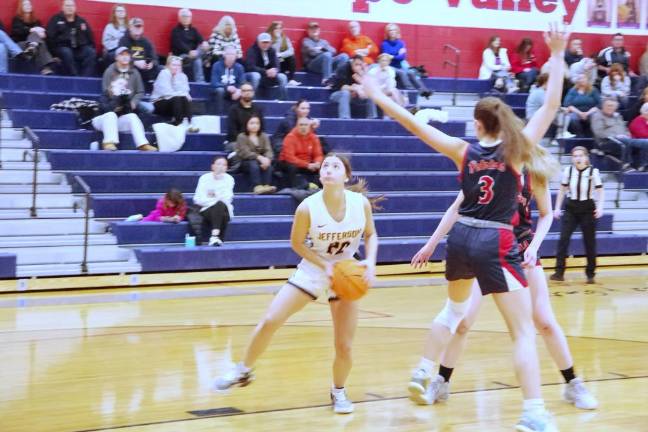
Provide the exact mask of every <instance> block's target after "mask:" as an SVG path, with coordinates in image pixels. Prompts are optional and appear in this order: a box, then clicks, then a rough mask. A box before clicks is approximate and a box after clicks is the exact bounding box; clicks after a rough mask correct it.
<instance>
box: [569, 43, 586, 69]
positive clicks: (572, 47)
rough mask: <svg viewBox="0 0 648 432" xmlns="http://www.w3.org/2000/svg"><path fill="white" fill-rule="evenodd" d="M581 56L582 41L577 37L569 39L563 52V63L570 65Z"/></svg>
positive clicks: (581, 57) (581, 58)
mask: <svg viewBox="0 0 648 432" xmlns="http://www.w3.org/2000/svg"><path fill="white" fill-rule="evenodd" d="M583 58H584V56H583V41H582V40H581V39H579V38H573V39H572V40H571V41H569V48H567V51H566V52H565V63H567V66H570V67H571V65H573V64H574V63H578V62H579V61H581V60H583Z"/></svg>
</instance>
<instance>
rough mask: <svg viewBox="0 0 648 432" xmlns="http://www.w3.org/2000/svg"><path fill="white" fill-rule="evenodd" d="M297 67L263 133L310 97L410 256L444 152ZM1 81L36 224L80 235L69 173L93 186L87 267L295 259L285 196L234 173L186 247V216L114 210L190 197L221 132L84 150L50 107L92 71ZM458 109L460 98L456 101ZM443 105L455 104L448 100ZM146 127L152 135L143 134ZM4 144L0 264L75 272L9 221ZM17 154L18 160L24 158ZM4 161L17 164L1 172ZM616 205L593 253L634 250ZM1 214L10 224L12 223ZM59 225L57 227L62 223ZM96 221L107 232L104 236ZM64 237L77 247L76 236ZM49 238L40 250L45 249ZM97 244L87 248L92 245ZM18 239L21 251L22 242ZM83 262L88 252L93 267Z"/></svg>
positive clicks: (454, 124)
mask: <svg viewBox="0 0 648 432" xmlns="http://www.w3.org/2000/svg"><path fill="white" fill-rule="evenodd" d="M296 79H297V80H299V81H302V82H303V83H304V85H302V86H300V87H291V88H289V91H288V93H289V99H290V100H289V101H285V102H278V101H275V100H273V96H274V95H273V94H266V95H261V99H260V100H259V101H258V103H260V104H262V105H263V108H264V110H265V115H266V118H267V122H266V132H268V133H270V134H271V133H272V132H273V131H274V129H275V128H276V126H277V124H278V122H279V121H280V119H281V118H282V117H283V115H284V113H285V112H286V111H287V110H288V108H289V107H290V106H291V105H292V103H293V101H294V100H295V99H297V98H302V97H303V98H306V99H308V100H309V101H312V105H311V106H312V115H313V116H315V117H317V118H320V119H321V126H320V128H319V129H318V134H320V135H323V136H324V137H325V138H326V140H327V142H328V143H329V144H330V145H331V146H332V148H334V149H335V150H336V151H339V152H342V153H345V154H350V155H351V160H352V164H353V167H354V174H355V175H356V176H360V177H364V178H365V179H366V180H367V181H368V183H369V186H370V189H371V190H372V193H375V194H382V195H385V197H386V198H387V200H386V201H385V202H384V203H382V205H383V207H384V208H383V209H382V210H380V211H379V212H378V214H377V215H376V225H377V230H378V233H379V235H380V237H381V246H380V251H379V258H378V261H379V263H402V262H409V260H410V258H411V257H412V255H413V254H414V253H415V252H416V251H417V250H418V248H420V246H421V245H422V244H423V243H424V242H425V240H426V238H427V236H429V234H430V233H431V232H432V231H433V230H434V228H435V227H436V226H437V224H438V223H439V220H440V218H441V215H442V213H443V212H444V211H445V210H446V209H447V207H448V206H449V205H450V204H451V203H452V201H453V200H454V198H455V196H456V193H457V191H458V183H457V178H456V176H457V174H456V171H455V168H454V166H453V164H452V163H451V162H450V161H449V160H448V159H446V158H444V157H442V156H441V155H439V154H437V153H435V152H433V151H432V150H431V149H430V148H429V147H428V146H426V145H425V144H423V143H422V142H421V141H420V140H418V139H417V138H415V137H412V136H411V135H410V134H409V133H408V132H407V131H406V130H405V129H404V128H402V127H401V126H400V125H399V124H397V123H396V122H394V121H392V120H389V119H382V120H365V119H352V120H340V119H337V118H334V117H335V115H336V112H337V107H336V106H335V105H334V104H331V103H329V102H328V96H329V91H327V90H326V89H324V88H321V87H317V83H318V82H320V79H319V77H318V76H315V75H309V74H304V73H300V74H298V76H297V78H296ZM426 84H427V85H428V86H429V87H430V88H431V89H433V90H434V91H435V92H437V93H436V94H435V97H434V98H433V99H432V100H431V101H429V102H428V103H429V104H430V105H431V106H439V107H446V106H447V100H448V99H449V98H450V97H451V95H450V94H451V93H452V92H457V93H459V100H472V99H475V98H477V97H478V96H479V95H481V94H483V93H484V92H487V91H488V87H489V84H488V82H487V81H480V80H474V79H459V80H452V79H446V78H431V79H427V82H426ZM0 91H2V93H3V99H4V103H5V106H6V108H7V109H8V110H9V117H10V119H11V122H12V126H13V127H14V128H19V127H24V126H29V127H30V128H32V129H33V130H34V132H35V133H36V135H37V136H38V137H39V138H40V148H41V150H42V152H43V153H44V155H45V160H44V161H41V163H42V164H43V169H44V171H43V172H42V173H41V175H43V181H42V182H41V186H40V187H41V188H42V190H43V193H41V194H40V195H39V203H40V204H39V209H42V212H41V214H42V215H43V216H40V215H39V219H44V220H46V221H49V222H45V223H49V224H50V226H52V227H53V226H54V225H56V224H57V223H59V224H61V225H62V224H64V223H65V224H70V227H72V226H73V228H70V229H68V230H67V231H68V232H69V233H72V234H73V236H76V237H74V238H77V237H78V236H79V227H80V228H82V227H81V225H82V218H80V213H79V212H74V215H73V216H71V215H72V213H71V212H72V210H73V209H76V208H78V207H79V205H80V200H79V197H80V194H81V193H82V190H81V189H80V186H79V185H78V184H77V183H76V182H74V181H72V178H73V177H74V176H76V175H78V176H80V177H81V178H82V179H83V180H84V181H85V182H86V183H87V184H88V186H89V187H90V189H91V190H92V205H91V208H92V217H93V221H92V224H91V242H90V266H89V267H90V272H93V273H110V272H119V271H120V269H121V271H126V272H129V271H142V272H161V271H183V270H206V269H235V268H264V267H270V266H274V267H279V266H291V265H294V264H296V263H297V261H298V257H297V255H296V254H294V253H293V252H292V251H291V249H290V246H289V242H288V237H289V231H290V225H291V222H292V214H293V213H294V211H295V208H296V201H295V200H294V199H293V198H292V197H291V196H290V195H271V196H255V195H253V194H251V193H250V189H251V187H250V185H249V184H248V182H247V180H246V178H245V176H243V175H240V174H236V175H235V176H234V177H235V179H236V189H235V191H236V196H235V200H234V208H235V214H236V216H235V218H234V219H233V220H232V222H231V224H230V226H229V228H228V233H227V236H226V238H225V244H224V246H223V247H220V248H214V247H208V246H200V247H195V248H186V247H184V244H183V242H184V237H185V234H186V232H187V224H186V223H180V224H177V225H171V224H163V223H132V222H124V221H123V219H124V218H126V217H127V216H129V215H131V214H136V213H143V214H146V213H148V212H149V211H150V210H152V209H153V208H154V205H155V201H156V199H157V198H159V196H160V195H161V194H162V193H164V192H166V190H168V189H169V188H170V187H176V188H178V189H180V190H181V191H182V192H183V193H185V196H186V197H187V198H188V199H190V198H191V194H192V193H193V191H194V189H195V186H196V183H197V180H198V177H199V176H200V175H201V174H203V173H205V172H207V171H208V170H209V167H210V164H211V160H212V159H213V157H214V156H217V155H223V154H224V146H223V143H224V140H225V134H224V133H222V134H193V135H188V137H187V141H186V143H185V145H184V147H183V148H182V149H181V151H179V152H177V153H151V152H149V153H141V152H138V151H136V150H129V149H133V148H134V147H133V146H132V142H131V139H130V136H129V135H121V136H120V141H121V145H120V148H121V149H123V150H120V151H118V152H103V151H93V150H90V149H89V148H90V143H91V142H92V141H96V140H100V134H99V133H97V132H95V131H92V130H80V129H79V126H78V121H77V117H76V115H75V114H74V113H70V112H55V111H50V110H49V106H50V105H51V104H52V103H56V102H60V101H61V100H63V99H67V98H69V97H73V96H75V97H82V98H86V99H98V97H99V92H100V80H99V79H98V78H71V77H41V76H34V75H18V74H8V75H2V76H0ZM192 95H193V96H194V97H195V98H196V99H197V100H198V102H200V101H202V100H205V99H206V97H207V95H208V86H207V85H199V84H192ZM526 96H527V95H523V94H518V95H508V96H506V100H507V101H508V102H509V103H511V104H512V106H513V107H514V109H515V110H516V112H517V113H518V114H519V115H523V113H524V103H525V100H526ZM462 98H463V99H462ZM471 98H472V99H471ZM455 108H456V107H455ZM469 109H470V106H469V105H468V106H467V107H466V110H469ZM449 110H450V112H453V111H452V108H449ZM155 121H159V119H156V118H155V117H154V116H146V117H145V119H144V123H145V124H146V126H147V130H149V131H150V124H151V123H152V122H155ZM435 126H436V127H439V128H440V129H442V130H444V131H445V132H447V133H449V134H451V135H454V136H463V137H465V138H466V139H468V140H474V137H470V136H467V135H470V134H471V132H470V130H469V129H467V126H470V122H467V119H465V118H459V117H458V118H455V117H454V116H453V115H451V121H450V122H448V123H445V124H436V125H435ZM226 127H227V122H226V121H225V119H222V123H221V128H222V131H223V132H226V131H225V128H226ZM149 135H150V139H153V135H152V134H151V133H150V132H149ZM575 144H582V143H581V142H580V141H578V140H566V141H565V142H563V143H562V146H563V148H564V151H568V149H569V148H570V147H569V146H573V145H575ZM11 145H12V144H11V141H9V142H7V141H6V140H5V141H4V142H3V148H2V153H1V156H0V157H2V160H3V161H6V164H5V166H4V172H3V171H0V172H3V177H2V178H3V179H4V180H3V181H2V182H0V196H3V197H5V202H14V203H15V205H14V206H9V205H2V207H1V208H0V217H1V218H3V219H5V220H4V221H3V222H8V224H7V223H5V224H4V225H5V227H6V228H4V229H3V228H1V227H0V271H3V269H5V268H11V266H12V264H11V261H10V260H11V257H10V255H5V254H4V253H16V254H17V255H18V260H17V265H18V270H17V274H18V276H28V275H41V274H47V271H48V267H47V266H48V263H50V264H51V265H50V266H49V271H51V272H57V271H58V272H59V274H74V271H73V270H72V268H73V267H71V266H67V267H65V268H64V269H61V270H57V269H56V266H55V265H54V264H55V263H59V264H60V263H64V261H61V260H62V259H63V258H60V257H56V256H53V257H52V258H51V261H48V258H44V257H41V256H36V255H38V254H39V253H40V254H41V255H43V256H45V255H47V254H48V253H52V254H54V255H56V254H57V253H58V252H55V250H58V249H56V243H55V242H56V241H59V240H55V239H54V237H52V238H51V239H50V240H51V241H50V243H47V247H41V248H40V249H39V247H38V245H43V243H42V241H41V240H43V238H47V232H40V231H34V233H36V234H35V235H37V236H40V238H38V239H33V241H31V240H29V241H28V239H27V238H28V237H29V235H30V233H31V232H30V231H29V229H27V228H24V227H22V225H20V224H22V223H23V222H24V220H25V217H24V216H21V217H20V218H19V217H17V216H16V215H19V214H20V215H25V214H26V209H28V207H29V200H30V199H31V197H30V196H29V195H28V192H27V191H29V190H30V187H28V186H30V185H31V177H30V175H31V172H30V171H29V167H30V166H31V164H29V160H30V159H29V158H28V157H27V159H25V158H26V156H25V155H27V156H28V153H29V151H28V149H27V153H25V151H26V150H25V145H24V144H21V145H19V144H17V141H16V144H15V148H12V147H11ZM21 146H22V147H21ZM23 160H26V162H24V163H23V162H22V161H23ZM21 163H23V164H22V165H21ZM594 163H595V164H596V165H598V166H599V167H600V168H601V169H602V170H604V171H609V174H608V176H607V180H608V181H616V177H615V176H616V172H615V169H616V168H615V167H614V166H611V165H610V166H608V165H606V164H608V162H607V161H606V160H604V159H600V160H599V159H594ZM11 164H14V165H11ZM7 166H9V167H15V168H14V169H13V170H12V169H10V168H7ZM48 170H50V171H48ZM621 181H623V183H624V188H625V190H624V191H623V193H622V194H621V199H622V200H627V201H628V202H630V201H632V202H635V201H637V202H639V201H640V200H642V199H643V200H645V198H646V195H645V193H644V191H646V190H648V173H629V174H625V175H624V176H623V178H622V179H621ZM554 186H555V185H554ZM48 188H49V189H48ZM48 190H50V191H54V192H53V193H54V195H55V196H53V195H51V194H48V193H47V191H48ZM19 195H20V197H19ZM73 195H74V196H73ZM610 195H612V193H610ZM70 197H71V198H70ZM12 200H13V201H12ZM642 205H643V204H638V205H634V204H633V205H632V206H634V207H639V208H644V210H648V205H645V206H644V207H641V206H642ZM632 206H631V207H632ZM609 207H612V205H610V206H609ZM637 211H640V210H637ZM57 212H58V213H57ZM61 214H62V215H63V216H61ZM57 215H58V216H57ZM615 217H617V216H616V214H613V213H610V212H609V213H607V214H606V215H605V216H604V217H603V218H602V219H601V220H600V221H599V225H598V230H599V235H598V241H599V243H598V253H599V255H624V254H641V253H645V252H646V250H647V246H648V235H646V233H645V232H638V233H635V232H633V231H632V230H619V229H616V228H615V226H617V225H618V221H616V220H615ZM12 218H13V219H12ZM27 219H29V218H28V217H27ZM62 220H65V222H62ZM12 221H13V222H15V224H14V225H11V223H13V222H12ZM19 225H20V226H19ZM52 229H53V228H52ZM61 229H62V230H63V232H65V229H63V228H61ZM559 229H560V223H559V222H555V223H554V224H553V226H552V229H551V233H550V234H549V235H548V237H547V240H546V241H545V242H544V243H543V245H542V248H541V251H540V252H541V255H543V256H553V254H554V253H555V250H556V243H557V236H558V231H559ZM20 230H23V231H20ZM106 231H109V233H110V234H106ZM80 232H81V233H82V232H83V231H82V230H81V231H80ZM39 233H40V234H39ZM72 234H71V235H72ZM19 236H23V238H22V239H20V238H18V237H19ZM57 238H58V237H57ZM43 241H44V240H43ZM7 245H9V246H7ZM75 245H76V246H78V243H75ZM109 247H111V248H116V247H117V248H118V249H119V251H118V252H114V251H113V252H108V250H109V249H108V248H109ZM48 248H50V249H51V250H50V251H49V252H48ZM95 248H96V252H93V250H95ZM101 248H104V249H101ZM23 249H25V250H26V249H29V253H27V252H25V251H23ZM39 250H40V252H39ZM110 250H111V251H112V249H110ZM571 251H572V253H573V254H576V255H581V254H583V250H582V245H581V241H580V235H578V234H577V235H575V237H574V240H573V241H572V248H571ZM23 252H24V253H23ZM443 256H444V245H441V247H439V248H438V249H437V250H436V251H435V254H434V256H433V258H432V259H433V260H441V259H442V258H443ZM115 257H119V260H121V261H119V260H117V258H115ZM66 259H68V260H69V261H67V263H72V261H71V260H72V258H71V257H70V258H66ZM110 259H113V260H114V262H115V263H125V262H129V263H131V264H133V263H135V262H136V264H137V265H136V266H130V267H128V266H126V265H125V264H123V265H122V264H118V265H114V266H112V267H110V266H107V264H106V263H107V262H108V261H109V260H110ZM93 263H95V264H96V265H95V266H94V267H93V265H92V264H93ZM101 263H104V264H106V265H103V264H102V265H100V264H101ZM14 265H15V264H14ZM7 274H8V273H2V274H0V277H12V276H13V275H11V276H7ZM50 274H55V273H50Z"/></svg>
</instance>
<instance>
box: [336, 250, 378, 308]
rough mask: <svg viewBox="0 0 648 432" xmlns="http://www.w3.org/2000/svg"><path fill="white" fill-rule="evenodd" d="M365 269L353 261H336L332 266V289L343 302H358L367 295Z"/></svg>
mask: <svg viewBox="0 0 648 432" xmlns="http://www.w3.org/2000/svg"><path fill="white" fill-rule="evenodd" d="M364 273H365V268H364V267H363V266H361V265H360V263H359V262H358V261H356V260H354V259H348V260H343V261H338V262H337V263H335V265H334V266H333V277H332V284H331V285H332V288H333V291H335V294H337V296H338V297H339V298H341V299H343V300H358V299H359V298H360V297H362V296H363V295H365V294H366V293H367V290H368V289H369V285H367V283H366V282H365V280H364Z"/></svg>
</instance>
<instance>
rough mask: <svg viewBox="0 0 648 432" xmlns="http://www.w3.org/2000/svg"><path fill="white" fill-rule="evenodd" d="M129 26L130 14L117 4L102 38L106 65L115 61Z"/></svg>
mask: <svg viewBox="0 0 648 432" xmlns="http://www.w3.org/2000/svg"><path fill="white" fill-rule="evenodd" d="M127 25H128V14H127V13H126V7H125V6H124V5H122V4H116V5H114V6H113V8H112V12H111V13H110V22H109V23H108V24H106V27H105V28H104V31H103V36H102V37H101V43H102V45H103V48H104V59H105V61H106V64H108V63H112V62H113V60H114V59H115V50H116V49H117V47H120V46H122V45H119V41H120V40H121V38H123V37H124V35H125V34H126V30H127V28H126V27H127Z"/></svg>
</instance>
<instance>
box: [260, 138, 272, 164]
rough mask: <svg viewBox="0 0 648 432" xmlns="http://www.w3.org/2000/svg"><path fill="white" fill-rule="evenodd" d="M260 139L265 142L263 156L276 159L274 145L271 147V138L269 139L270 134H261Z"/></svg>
mask: <svg viewBox="0 0 648 432" xmlns="http://www.w3.org/2000/svg"><path fill="white" fill-rule="evenodd" d="M259 139H261V140H262V142H263V156H265V157H267V158H268V159H270V160H272V158H273V157H274V152H273V151H272V145H270V137H268V134H266V133H265V132H264V133H262V134H261V136H260V137H259Z"/></svg>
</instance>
